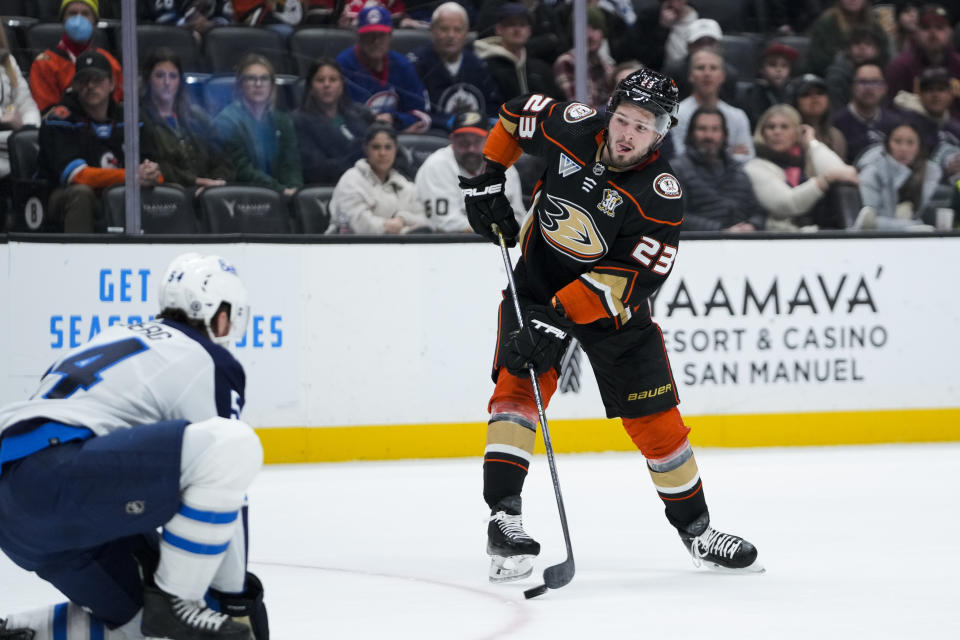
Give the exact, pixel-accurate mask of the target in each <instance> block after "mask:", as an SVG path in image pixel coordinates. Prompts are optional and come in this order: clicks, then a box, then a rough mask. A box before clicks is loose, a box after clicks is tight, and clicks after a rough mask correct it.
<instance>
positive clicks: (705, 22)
mask: <svg viewBox="0 0 960 640" xmlns="http://www.w3.org/2000/svg"><path fill="white" fill-rule="evenodd" d="M687 38H688V41H687V52H688V54H687V57H686V58H684V59H683V60H680V61H679V62H675V63H670V64H668V65H667V66H666V68H665V69H664V70H663V72H664V73H665V74H667V75H668V76H670V77H671V78H673V79H674V81H675V82H676V83H677V89H679V90H680V95H681V96H684V97H686V96H688V95H690V91H691V88H690V80H689V76H690V61H691V60H692V59H693V54H695V53H696V52H697V51H700V50H701V49H707V50H709V51H716V52H717V53H719V54H720V56H721V57H723V46H722V44H721V38H723V31H721V30H720V23H719V22H717V21H716V20H711V19H710V18H700V19H699V20H696V21H694V23H693V24H692V25H690V28H689V29H688V30H687ZM723 74H724V78H723V84H721V85H720V98H721V99H722V100H726V101H727V102H729V103H731V104H737V81H738V80H739V78H740V72H739V71H737V69H736V68H735V67H734V66H733V65H732V64H730V63H729V62H727V61H726V60H724V61H723ZM737 106H739V105H737Z"/></svg>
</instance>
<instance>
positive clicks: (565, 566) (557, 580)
mask: <svg viewBox="0 0 960 640" xmlns="http://www.w3.org/2000/svg"><path fill="white" fill-rule="evenodd" d="M493 230H494V231H495V232H496V234H497V237H498V238H499V239H500V253H501V254H503V266H504V268H506V270H507V282H508V283H509V285H510V286H509V289H510V296H511V297H512V298H513V310H514V311H515V312H516V314H517V324H519V325H520V328H521V329H523V313H522V312H521V311H520V297H519V296H518V295H517V283H516V282H514V280H513V265H511V264H510V254H509V253H507V243H506V242H505V241H504V239H503V234H502V233H500V229H499V227H497V225H493ZM529 372H530V383H531V384H532V385H533V397H534V399H535V400H536V401H537V413H539V414H540V426H541V428H542V430H543V446H544V448H545V449H546V450H547V462H549V463H550V478H551V479H552V480H553V492H554V494H556V496H557V510H558V511H559V512H560V526H561V527H562V528H563V542H564V544H566V545H567V559H566V560H564V561H563V562H561V563H560V564H555V565H553V566H552V567H547V568H546V569H544V570H543V584H542V585H540V586H539V587H534V588H532V589H527V590H526V591H524V592H523V595H524V596H525V597H526V598H527V599H528V600H529V599H530V598H536V597H537V596H540V595H543V594H545V593H546V592H547V589H559V588H560V587H563V586H565V585H567V584H568V583H569V582H570V581H571V580H573V574H574V572H575V571H576V567H575V565H574V563H573V547H572V546H571V544H570V531H569V529H568V528H567V512H566V510H565V509H564V508H563V494H562V493H560V478H559V477H557V465H556V463H555V462H554V460H553V445H552V444H551V443H550V429H549V428H548V427H547V414H546V413H545V412H544V410H543V399H542V398H541V397H540V383H539V382H537V372H536V371H534V369H533V367H532V366H531V367H530V368H529Z"/></svg>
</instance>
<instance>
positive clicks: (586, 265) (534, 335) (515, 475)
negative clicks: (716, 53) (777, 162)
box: [460, 69, 762, 582]
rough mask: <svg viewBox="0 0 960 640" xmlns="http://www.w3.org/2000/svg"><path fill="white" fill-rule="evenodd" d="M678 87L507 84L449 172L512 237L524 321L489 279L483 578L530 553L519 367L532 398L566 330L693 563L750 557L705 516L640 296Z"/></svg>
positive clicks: (668, 188) (665, 271)
mask: <svg viewBox="0 0 960 640" xmlns="http://www.w3.org/2000/svg"><path fill="white" fill-rule="evenodd" d="M678 94H679V92H678V90H677V85H676V83H674V81H673V80H672V79H670V78H669V77H667V76H665V75H663V74H662V73H659V72H657V71H653V70H651V69H641V70H640V71H636V72H634V73H632V74H630V75H629V76H627V77H626V78H625V79H624V80H622V81H621V82H620V84H619V85H617V88H616V90H614V92H613V95H612V96H611V97H610V100H609V102H608V103H607V109H606V111H607V115H601V114H600V113H599V112H598V111H597V109H595V108H593V107H591V106H589V105H585V104H582V103H579V102H556V101H555V100H553V99H551V98H550V97H548V96H544V95H542V94H536V93H534V94H530V95H522V96H519V97H517V98H515V99H513V100H510V101H508V102H506V103H505V104H504V105H503V107H501V109H500V120H499V122H498V123H497V124H496V126H495V127H494V129H493V130H492V131H491V132H490V135H489V136H488V138H487V143H486V145H485V147H484V150H483V151H484V156H485V157H486V159H487V167H486V171H485V172H484V173H482V174H480V175H479V176H476V177H472V178H471V177H461V178H460V186H461V187H463V189H464V199H465V200H466V207H467V217H468V219H469V220H470V225H471V226H472V227H473V229H474V231H476V232H477V233H479V234H480V235H482V236H484V237H485V238H487V239H489V240H491V241H492V242H494V243H495V244H497V245H498V246H499V244H500V242H501V238H502V241H504V242H505V243H506V244H507V245H510V246H513V245H515V244H517V243H519V245H520V247H521V249H522V256H521V257H520V259H519V261H518V262H517V264H516V267H515V268H514V271H513V275H514V281H515V282H516V292H515V293H516V295H517V297H518V298H519V306H520V308H521V313H522V315H523V323H522V324H523V328H522V329H521V328H520V322H519V321H518V319H517V317H516V314H515V313H514V308H513V300H512V299H511V298H512V295H511V294H510V293H504V297H505V298H506V299H505V300H504V301H503V302H502V303H501V306H500V312H499V322H498V328H497V329H498V330H497V342H496V344H497V347H496V351H495V355H494V361H493V371H492V377H493V381H494V383H495V385H496V386H495V389H494V392H493V397H492V398H491V399H490V402H489V405H488V411H489V412H490V420H489V423H488V426H487V443H486V449H485V452H484V462H483V497H484V500H485V501H486V503H487V505H488V506H489V507H490V520H489V523H488V525H487V553H488V554H489V555H490V559H491V564H490V573H489V578H490V580H491V581H492V582H505V581H511V580H519V579H522V578H524V577H526V576H528V575H530V573H531V572H532V571H533V559H534V558H535V557H536V556H537V555H538V554H539V553H540V544H539V543H538V542H537V541H536V540H534V539H533V538H532V537H530V535H528V534H527V533H526V531H525V530H524V529H523V522H522V517H521V497H520V493H521V491H522V490H523V483H524V480H525V479H526V475H527V470H528V468H529V466H530V462H531V460H532V458H533V445H534V441H535V439H536V428H537V422H538V421H539V411H538V408H537V403H536V401H535V398H534V391H533V385H532V383H531V380H530V372H531V371H532V372H533V373H534V374H535V375H536V376H537V378H538V382H539V386H540V389H541V390H542V398H543V404H544V406H546V405H547V404H548V403H549V401H550V398H551V396H552V395H553V393H554V392H555V391H556V389H557V379H558V367H559V361H560V358H561V356H562V354H563V353H564V351H565V350H566V348H567V346H568V344H569V342H570V338H571V336H572V337H575V338H577V339H578V340H579V342H580V346H581V347H582V348H583V350H584V352H585V353H586V354H587V357H588V358H589V359H590V364H591V366H592V367H593V372H594V374H595V376H596V380H597V384H598V386H599V391H600V397H601V399H602V401H603V405H604V408H605V410H606V415H607V417H608V418H619V419H620V421H621V422H622V423H623V426H624V428H625V429H626V432H627V434H628V435H629V436H630V438H631V439H632V440H633V442H634V443H635V444H636V446H637V448H638V449H640V451H641V452H642V453H643V456H644V458H646V466H647V468H648V470H649V472H650V476H651V479H652V480H653V484H654V487H655V488H656V491H657V494H658V495H659V497H660V498H661V500H662V501H663V504H664V506H665V514H666V517H667V520H668V522H669V523H670V524H671V525H672V526H673V527H674V528H676V530H677V533H678V534H679V536H680V540H681V542H682V543H683V545H684V546H685V547H686V549H687V551H688V552H689V553H690V554H691V556H692V557H693V561H694V564H695V565H697V566H700V565H701V564H704V565H706V566H707V567H708V568H716V569H722V570H730V571H734V572H737V573H745V572H756V571H762V568H761V567H760V565H759V563H758V562H757V550H756V548H755V547H754V546H753V545H752V544H750V543H749V542H747V541H746V540H744V539H743V538H740V537H739V536H735V535H731V534H728V533H723V532H721V531H718V530H716V529H714V528H713V527H712V526H711V521H710V515H709V512H708V511H707V503H706V498H705V497H704V491H703V486H702V483H701V480H700V471H699V469H698V467H697V462H696V460H695V459H694V456H693V450H692V449H691V446H690V442H689V441H688V439H687V434H688V433H689V431H690V429H689V428H688V427H687V426H686V425H685V424H684V422H683V419H682V417H681V416H680V412H679V411H678V410H677V404H678V403H679V402H680V399H679V397H678V395H677V388H676V383H675V381H674V379H673V375H672V373H671V371H670V363H669V359H668V357H667V350H666V348H665V346H664V342H663V337H662V334H661V332H660V328H659V327H658V326H657V324H656V323H654V322H653V321H652V319H651V317H650V305H649V301H648V298H649V296H650V295H652V294H653V293H654V292H655V291H657V289H658V288H659V287H660V286H661V285H662V284H663V282H664V281H665V280H666V278H667V277H668V276H669V274H670V271H671V270H672V268H673V264H674V260H675V259H676V257H677V247H678V245H679V240H680V225H681V223H682V222H683V188H682V186H681V183H680V181H678V180H677V179H676V178H675V177H674V175H673V169H672V168H671V166H670V163H668V162H667V161H666V160H664V159H663V158H662V157H661V156H660V151H659V147H660V145H661V144H662V143H663V140H664V137H665V136H666V135H667V131H669V129H670V128H671V127H672V126H676V124H677V120H676V117H677V112H678V110H677V103H678V97H679V96H678ZM524 152H526V153H530V154H532V155H536V156H540V157H541V158H543V159H544V160H545V161H546V165H547V167H546V170H545V171H544V173H543V178H542V180H541V182H540V183H539V185H538V188H537V189H536V190H535V192H534V197H533V205H532V207H531V214H530V216H528V217H527V220H526V222H525V223H524V225H523V229H522V230H521V228H520V226H519V225H518V224H517V222H516V220H515V218H514V216H513V211H512V210H511V209H510V206H509V203H508V202H507V199H506V198H505V197H504V195H503V185H504V183H505V178H504V169H505V168H506V167H509V166H511V165H512V164H514V163H515V162H516V161H517V159H518V158H519V157H520V156H521V155H522V154H523V153H524ZM501 233H502V236H501V235H500V234H501Z"/></svg>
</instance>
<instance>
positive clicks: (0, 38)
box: [0, 29, 40, 178]
mask: <svg viewBox="0 0 960 640" xmlns="http://www.w3.org/2000/svg"><path fill="white" fill-rule="evenodd" d="M39 126H40V111H39V110H38V109H37V105H36V103H35V102H34V101H33V96H32V95H31V94H30V85H28V84H27V81H26V80H25V79H24V77H23V74H22V73H21V72H20V67H19V66H17V61H16V60H14V59H13V56H12V55H11V54H10V45H9V44H8V43H7V35H6V33H4V30H3V29H0V178H3V177H6V176H7V175H9V174H10V152H9V150H8V148H7V139H8V138H9V137H10V135H11V134H12V133H13V132H14V131H17V130H19V129H22V128H23V127H39Z"/></svg>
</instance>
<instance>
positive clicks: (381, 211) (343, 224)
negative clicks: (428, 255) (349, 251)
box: [330, 123, 432, 234]
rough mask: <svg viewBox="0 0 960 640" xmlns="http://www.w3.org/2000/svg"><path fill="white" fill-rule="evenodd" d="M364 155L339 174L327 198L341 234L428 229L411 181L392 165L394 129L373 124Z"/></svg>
mask: <svg viewBox="0 0 960 640" xmlns="http://www.w3.org/2000/svg"><path fill="white" fill-rule="evenodd" d="M363 150H364V155H365V157H364V158H361V159H360V160H357V162H356V163H355V164H354V165H353V167H352V168H350V169H347V171H346V172H345V173H344V174H343V176H341V178H340V180H339V181H338V182H337V186H336V187H334V189H333V196H332V197H331V199H330V217H331V220H332V224H333V225H334V228H337V229H339V231H340V233H366V234H396V233H410V232H412V231H429V230H432V229H431V224H430V221H429V220H428V219H427V216H426V215H425V213H424V209H423V202H422V201H421V200H420V198H419V197H418V196H417V189H416V187H415V186H414V184H413V183H412V182H410V181H409V180H407V179H406V178H404V177H403V176H402V175H400V173H399V172H398V171H397V170H396V169H394V168H393V165H394V162H395V161H396V158H397V132H396V131H395V130H394V129H393V127H391V126H389V125H386V124H381V123H375V124H373V125H371V126H370V128H369V129H367V132H366V134H365V135H364V138H363Z"/></svg>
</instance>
